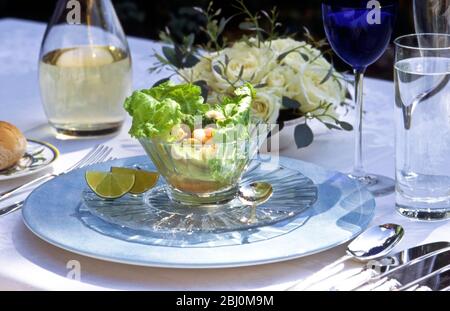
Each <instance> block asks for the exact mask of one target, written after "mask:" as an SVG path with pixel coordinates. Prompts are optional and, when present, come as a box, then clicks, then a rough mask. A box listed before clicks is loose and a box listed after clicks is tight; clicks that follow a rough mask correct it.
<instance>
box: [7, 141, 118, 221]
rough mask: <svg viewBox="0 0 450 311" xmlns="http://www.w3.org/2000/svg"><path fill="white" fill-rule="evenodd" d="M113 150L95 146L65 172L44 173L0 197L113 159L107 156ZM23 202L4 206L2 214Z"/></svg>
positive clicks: (18, 207)
mask: <svg viewBox="0 0 450 311" xmlns="http://www.w3.org/2000/svg"><path fill="white" fill-rule="evenodd" d="M111 151H112V148H111V147H108V146H105V145H98V146H96V147H94V148H93V149H92V150H91V151H90V152H89V153H88V154H86V155H85V156H84V157H83V158H82V159H81V160H80V161H78V162H77V163H75V164H74V165H72V166H71V167H69V168H68V169H66V170H64V171H63V172H60V173H58V174H56V173H49V174H46V175H43V176H41V177H39V178H37V179H34V180H32V181H30V182H29V183H26V184H24V185H22V186H19V187H17V188H14V189H12V190H9V191H7V192H5V193H4V194H2V196H1V197H0V198H1V199H4V198H6V197H9V196H11V195H13V194H14V193H16V192H17V191H19V190H21V189H24V188H26V187H29V186H31V185H34V184H38V183H42V182H43V181H46V180H47V181H48V180H50V179H53V178H55V177H57V176H60V175H63V174H67V173H69V172H70V171H72V170H74V169H78V168H83V167H85V166H88V165H91V164H96V163H100V162H104V161H105V160H112V159H113V158H109V159H107V157H108V156H109V154H110V153H111ZM23 203H24V201H21V202H17V203H14V204H12V205H10V206H7V207H4V208H0V216H4V215H7V214H9V213H12V212H15V211H17V210H18V209H20V208H21V207H22V205H23Z"/></svg>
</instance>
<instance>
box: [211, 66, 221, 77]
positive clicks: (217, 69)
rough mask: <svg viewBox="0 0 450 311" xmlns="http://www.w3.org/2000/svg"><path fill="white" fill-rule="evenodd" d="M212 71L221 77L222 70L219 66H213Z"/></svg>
mask: <svg viewBox="0 0 450 311" xmlns="http://www.w3.org/2000/svg"><path fill="white" fill-rule="evenodd" d="M213 69H214V71H215V72H217V73H218V74H219V75H222V68H220V66H219V65H214V66H213Z"/></svg>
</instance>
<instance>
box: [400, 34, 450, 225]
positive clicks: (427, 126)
mask: <svg viewBox="0 0 450 311" xmlns="http://www.w3.org/2000/svg"><path fill="white" fill-rule="evenodd" d="M395 45H396V60H395V93H396V94H395V119H396V120H395V122H396V208H397V210H398V211H399V212H400V214H402V215H404V216H408V217H411V218H415V219H420V220H439V219H445V218H448V217H450V35H448V34H414V35H407V36H403V37H400V38H397V39H396V40H395Z"/></svg>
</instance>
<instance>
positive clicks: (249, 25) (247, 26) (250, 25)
mask: <svg viewBox="0 0 450 311" xmlns="http://www.w3.org/2000/svg"><path fill="white" fill-rule="evenodd" d="M239 29H241V30H249V31H258V32H265V33H267V31H265V30H264V29H262V28H261V27H257V26H256V25H255V24H253V23H251V22H242V23H240V24H239Z"/></svg>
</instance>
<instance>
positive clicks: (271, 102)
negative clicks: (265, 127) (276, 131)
mask: <svg viewBox="0 0 450 311" xmlns="http://www.w3.org/2000/svg"><path fill="white" fill-rule="evenodd" d="M280 107H281V97H280V96H279V95H277V94H275V93H274V92H272V91H271V89H270V88H262V89H257V90H256V97H255V98H254V99H253V102H252V112H253V114H254V115H255V116H256V117H258V118H260V119H261V120H263V121H264V122H267V123H268V124H275V123H276V121H277V119H278V116H279V112H280Z"/></svg>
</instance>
